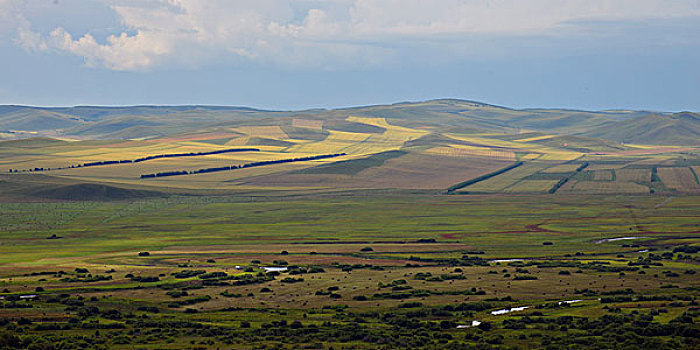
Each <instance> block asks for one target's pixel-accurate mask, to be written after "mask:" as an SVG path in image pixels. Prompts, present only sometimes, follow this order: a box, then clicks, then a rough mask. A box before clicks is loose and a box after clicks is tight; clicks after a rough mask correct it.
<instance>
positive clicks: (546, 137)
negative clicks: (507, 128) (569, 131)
mask: <svg viewBox="0 0 700 350" xmlns="http://www.w3.org/2000/svg"><path fill="white" fill-rule="evenodd" d="M553 137H557V135H541V136H535V137H529V138H525V139H520V140H515V141H516V142H531V141H539V140H547V139H551V138H553Z"/></svg>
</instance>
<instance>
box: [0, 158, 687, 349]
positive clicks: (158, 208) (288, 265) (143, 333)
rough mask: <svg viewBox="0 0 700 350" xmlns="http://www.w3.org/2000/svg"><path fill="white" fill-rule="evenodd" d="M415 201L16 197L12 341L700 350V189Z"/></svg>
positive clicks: (11, 211)
mask: <svg viewBox="0 0 700 350" xmlns="http://www.w3.org/2000/svg"><path fill="white" fill-rule="evenodd" d="M399 159H400V158H399ZM536 182H537V181H534V180H533V181H523V182H521V183H520V184H523V185H522V186H525V185H524V184H527V183H530V184H529V185H531V188H535V187H539V188H544V187H546V186H544V184H542V185H538V186H534V185H535V183H536ZM605 183H606V184H610V183H614V182H605ZM407 195H408V194H404V193H400V192H396V193H393V194H386V195H381V196H378V195H352V196H305V197H299V198H282V199H280V198H276V197H265V196H256V197H247V196H194V197H192V196H170V197H166V198H153V199H142V200H130V201H113V202H55V203H26V202H24V203H0V212H1V213H2V216H0V220H2V225H0V227H2V228H3V230H2V232H1V233H0V234H2V237H3V239H2V242H1V244H0V286H1V287H2V290H3V291H2V292H0V296H1V297H2V299H3V300H0V305H2V308H0V334H3V337H4V338H0V339H9V340H8V341H18V342H24V341H32V343H31V344H33V345H34V346H39V344H44V345H43V346H48V345H47V344H48V339H51V341H52V342H57V343H60V344H62V346H63V347H64V348H114V349H132V348H142V349H152V348H159V349H180V348H183V347H184V348H192V349H195V348H196V349H216V348H219V349H222V348H233V349H247V348H251V347H256V348H289V349H291V348H294V347H295V346H297V347H298V346H306V347H311V348H323V349H327V348H330V347H333V348H355V349H381V348H397V347H398V348H403V347H410V348H427V349H434V348H444V347H445V346H454V345H457V344H463V345H464V346H476V347H489V346H511V347H516V348H539V347H546V346H550V345H552V344H559V345H563V344H566V343H567V341H568V340H567V339H569V340H570V339H571V337H575V338H576V339H579V340H582V339H588V338H589V337H591V336H592V334H593V332H600V331H598V330H597V329H599V328H598V327H608V328H609V327H612V331H603V333H599V335H597V336H596V338H597V339H599V340H600V341H604V342H605V344H613V345H614V344H618V345H619V344H622V343H623V342H627V341H629V339H631V338H635V337H640V336H642V334H643V336H644V339H645V340H644V341H645V342H647V343H649V344H655V346H657V347H658V348H660V349H665V348H686V349H692V348H696V347H697V346H698V339H697V337H696V336H694V334H697V333H695V332H697V331H698V329H697V323H696V322H697V318H698V317H699V316H700V315H698V314H697V311H696V308H695V306H694V305H695V303H696V302H695V299H696V298H697V290H698V288H700V282H699V281H698V279H697V278H696V277H695V276H696V273H697V272H698V270H700V268H699V267H698V266H699V265H698V264H699V263H700V257H699V256H698V251H700V249H697V248H698V246H697V242H698V239H699V238H700V230H699V229H700V228H698V226H697V222H696V218H697V217H698V216H700V206H699V203H700V201H699V200H698V197H692V196H684V197H664V196H632V197H596V196H566V195H561V196H548V195H531V196H515V197H513V196H508V197H506V196H493V195H492V196H444V195H410V199H411V200H410V201H408V200H407V199H408V197H406V196H407ZM273 267H274V268H276V270H275V269H272V268H273ZM273 270H274V271H273ZM510 308H516V309H515V311H513V312H512V313H507V312H502V311H498V310H508V309H510ZM360 319H361V320H362V322H358V320H360ZM642 320H646V321H644V322H646V323H645V324H646V326H643V327H642V328H639V327H640V326H639V325H638V323H639V322H641V321H642ZM473 321H477V322H473ZM635 322H637V323H635ZM552 323H556V324H557V326H556V327H548V325H550V324H552ZM516 324H517V325H518V326H515V325H516ZM633 324H634V325H635V326H633ZM562 327H565V328H562ZM670 327H673V329H681V330H683V332H682V333H672V334H671V335H669V334H668V332H666V331H664V329H671V328H670ZM572 330H576V332H573V333H572ZM622 330H625V331H622ZM652 330H655V331H653V332H652ZM416 331H418V332H419V335H418V336H417V335H416ZM2 332H5V333H2ZM8 332H11V333H8ZM626 332H629V334H628V333H626ZM7 334H17V335H18V337H17V339H16V340H14V338H11V337H10V338H7ZM534 334H540V335H539V336H537V335H534ZM600 334H602V335H600ZM630 337H631V338H630ZM380 338H381V339H385V340H383V341H381V342H377V341H374V340H372V339H380ZM30 339H31V340H30ZM42 342H44V343H42ZM27 344H29V343H27ZM450 344H454V345H450ZM559 345H556V346H557V347H558V346H559ZM591 346H593V344H591Z"/></svg>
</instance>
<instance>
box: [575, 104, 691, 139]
mask: <svg viewBox="0 0 700 350" xmlns="http://www.w3.org/2000/svg"><path fill="white" fill-rule="evenodd" d="M583 135H585V136H589V137H595V138H602V139H607V140H612V141H617V142H624V143H634V144H651V145H655V144H656V145H700V114H698V113H691V112H682V113H675V114H651V115H647V116H643V117H639V118H635V119H630V120H623V121H619V122H616V123H613V124H609V125H606V126H604V127H599V128H595V129H593V130H590V131H588V132H585V133H583Z"/></svg>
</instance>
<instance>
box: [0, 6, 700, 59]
mask: <svg viewBox="0 0 700 350" xmlns="http://www.w3.org/2000/svg"><path fill="white" fill-rule="evenodd" d="M104 1H105V2H106V3H107V4H108V5H109V6H111V9H112V10H113V11H114V13H115V14H116V15H117V16H118V18H119V19H120V21H121V22H122V24H123V26H124V28H126V29H127V30H126V31H124V32H117V33H114V34H113V35H110V36H107V37H106V39H105V40H103V41H102V42H98V40H96V39H95V37H94V36H93V34H91V33H89V32H88V33H85V34H83V35H82V36H79V37H74V36H73V35H72V34H70V33H69V32H68V31H67V30H66V29H63V27H58V28H56V29H55V30H53V31H51V32H50V33H48V34H46V33H44V34H43V35H39V34H37V33H35V32H33V31H31V30H30V28H29V25H28V24H23V25H21V26H20V27H19V29H18V30H17V41H18V42H19V43H20V45H21V46H22V47H24V48H25V49H26V50H29V51H37V50H43V51H47V50H58V51H61V52H67V53H71V54H74V55H78V56H81V57H84V59H85V62H86V64H87V65H89V66H93V67H98V66H103V67H107V68H109V69H114V70H141V69H151V68H155V67H160V66H163V65H169V64H185V65H192V64H195V65H196V64H203V63H208V62H218V61H229V60H252V61H258V62H263V63H265V64H271V65H281V66H293V67H320V68H343V67H352V66H366V65H375V64H381V63H383V62H391V61H393V60H396V59H397V57H399V56H400V55H401V54H404V55H405V54H406V53H407V52H408V53H411V52H415V53H416V55H421V54H423V53H421V52H420V50H421V49H420V45H419V44H417V42H420V41H426V40H427V41H445V49H446V50H449V47H451V46H455V45H458V44H459V41H460V40H461V38H463V37H464V36H472V37H473V36H480V35H481V36H486V35H487V36H527V35H545V36H557V35H561V34H562V33H567V35H576V34H577V33H578V34H582V33H583V32H584V28H579V27H576V26H573V25H572V24H573V23H579V22H582V21H624V20H636V21H639V20H647V19H669V18H681V17H688V16H700V0H686V1H665V0H568V1H567V0H530V1H522V0H354V1H352V0H335V1H312V0H304V1H293V0H255V1H250V0H208V1H201V0H111V1H108V0H104ZM9 2H10V0H0V9H2V7H3V4H7V3H9ZM30 20H31V18H30ZM577 31H578V32H577ZM397 46H403V47H408V48H410V49H408V50H407V51H406V50H402V49H397ZM404 49H405V48H404ZM458 51H459V52H460V54H463V53H464V52H466V51H469V50H463V49H462V50H458ZM472 51H473V50H472Z"/></svg>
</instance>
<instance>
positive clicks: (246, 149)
mask: <svg viewBox="0 0 700 350" xmlns="http://www.w3.org/2000/svg"><path fill="white" fill-rule="evenodd" d="M233 152H260V149H259V148H229V149H222V150H218V151H210V152H189V153H171V154H156V155H152V156H145V157H142V158H137V159H125V160H104V161H98V162H88V163H83V164H78V165H71V166H68V167H62V168H33V169H28V170H18V169H10V172H11V173H17V172H20V171H21V172H27V171H32V172H39V171H45V170H62V169H72V168H87V167H93V166H102V165H112V164H125V163H140V162H145V161H148V160H154V159H161V158H178V157H198V156H207V155H211V154H222V153H233Z"/></svg>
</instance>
